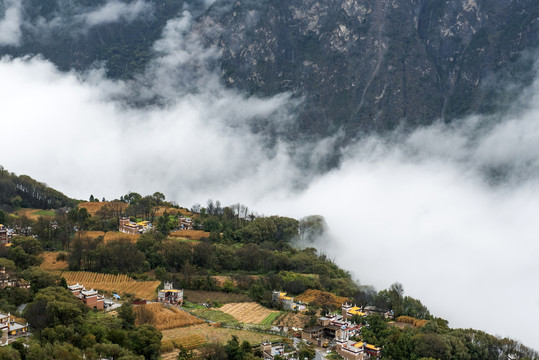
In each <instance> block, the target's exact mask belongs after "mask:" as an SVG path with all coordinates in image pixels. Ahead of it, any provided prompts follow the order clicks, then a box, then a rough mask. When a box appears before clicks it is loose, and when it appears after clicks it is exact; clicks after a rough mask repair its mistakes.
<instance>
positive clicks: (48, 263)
mask: <svg viewBox="0 0 539 360" xmlns="http://www.w3.org/2000/svg"><path fill="white" fill-rule="evenodd" d="M60 253H62V252H61V251H56V252H44V253H42V254H41V255H40V256H41V258H42V259H43V262H42V263H41V265H39V267H40V268H41V269H42V270H48V271H59V270H66V269H67V266H68V265H67V261H65V260H64V261H57V260H56V257H57V256H58V254H60Z"/></svg>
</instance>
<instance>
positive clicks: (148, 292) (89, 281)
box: [61, 271, 161, 300]
mask: <svg viewBox="0 0 539 360" xmlns="http://www.w3.org/2000/svg"><path fill="white" fill-rule="evenodd" d="M61 275H62V276H63V277H65V279H66V281H67V283H68V284H69V285H72V284H76V283H79V284H81V285H84V286H85V287H86V288H87V289H90V288H93V289H98V290H102V291H109V292H113V293H119V294H124V295H125V294H133V295H134V296H135V297H136V298H140V299H146V300H153V299H155V298H156V297H157V287H158V286H159V285H160V284H161V282H160V281H136V280H134V279H132V278H130V277H129V276H127V275H112V274H101V273H93V272H87V271H64V272H63V273H62V274H61Z"/></svg>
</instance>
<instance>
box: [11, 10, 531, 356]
mask: <svg viewBox="0 0 539 360" xmlns="http://www.w3.org/2000/svg"><path fill="white" fill-rule="evenodd" d="M190 26H191V16H190V14H189V12H185V13H184V14H183V15H182V17H180V18H178V19H174V20H171V21H170V22H169V23H168V24H167V26H166V28H165V31H164V34H163V38H162V39H161V40H160V41H159V42H158V43H156V44H155V47H154V48H155V51H156V52H157V53H158V54H159V56H158V57H157V58H156V59H155V60H154V61H153V62H152V63H151V64H150V65H149V66H148V70H147V71H146V73H145V74H143V75H141V76H140V78H138V79H136V80H135V81H132V82H121V81H110V80H107V79H105V78H104V76H103V73H102V72H100V71H94V72H91V73H88V74H84V75H81V74H76V73H67V74H66V73H61V72H59V71H58V70H57V69H55V68H54V66H52V65H51V64H50V63H48V62H47V61H44V60H42V59H39V58H27V59H9V58H4V59H2V61H0V78H1V79H2V81H1V82H0V98H1V99H2V107H0V119H1V120H0V121H1V122H2V129H3V133H4V134H6V135H5V136H4V138H3V140H2V144H3V148H4V149H8V150H6V151H3V152H2V153H0V164H2V165H3V166H4V167H5V168H7V169H8V170H10V171H14V172H17V173H19V174H21V173H26V174H29V175H31V176H33V177H35V178H37V179H38V180H40V181H44V182H46V183H48V184H49V185H51V186H53V187H56V188H58V189H60V190H62V191H64V192H66V193H67V194H69V195H71V196H76V197H79V198H87V197H88V196H89V195H90V194H93V195H96V196H98V197H102V196H105V197H107V198H113V197H119V196H120V195H122V194H125V193H127V192H128V191H130V190H132V191H137V192H139V193H142V194H148V193H153V192H154V191H162V192H164V193H165V194H166V195H167V198H169V199H173V200H176V201H178V202H179V203H180V204H181V205H184V206H190V205H191V204H193V203H194V202H204V201H205V200H206V199H207V198H213V199H220V200H221V201H222V202H223V203H236V202H243V203H245V204H247V205H249V206H250V207H251V208H255V209H256V210H258V211H260V212H265V213H267V214H273V213H278V214H282V215H290V216H295V217H298V218H299V217H302V216H305V215H309V214H321V215H324V216H325V218H326V220H327V222H328V224H329V226H330V228H331V238H330V239H328V242H326V243H321V244H319V246H320V247H321V248H322V249H324V251H325V252H326V253H328V254H330V255H331V256H332V257H333V258H334V259H335V260H336V261H337V263H339V265H341V266H342V267H344V268H346V269H351V270H353V273H354V275H355V276H356V277H357V278H358V279H360V280H361V282H362V283H364V284H373V285H375V286H376V287H377V288H383V287H387V286H389V285H390V284H391V283H393V282H395V281H400V282H401V283H403V284H404V287H405V290H406V293H407V294H408V295H411V296H414V297H417V298H420V299H421V300H422V301H423V302H424V303H425V304H426V305H427V306H428V307H429V308H430V309H431V310H432V312H433V313H434V314H436V315H439V316H442V317H444V318H446V319H448V320H449V321H450V325H452V326H463V327H475V328H480V329H484V330H487V331H489V332H492V333H494V334H499V335H503V336H510V337H514V338H517V339H519V340H521V341H524V342H525V344H528V345H531V346H535V347H536V348H539V342H538V341H537V339H536V337H534V333H535V321H534V320H535V319H537V318H538V317H539V286H538V285H537V281H536V279H535V278H536V274H537V273H538V270H539V265H538V263H537V261H536V255H535V254H537V253H538V250H539V245H537V241H536V238H537V235H538V230H537V226H536V225H535V223H536V221H535V219H536V216H537V214H538V213H539V193H538V191H537V189H538V186H537V185H539V171H538V160H539V153H537V151H536V148H535V144H538V143H539V129H538V126H539V125H538V124H539V121H538V120H539V119H538V117H539V108H538V106H537V105H536V104H539V102H538V101H536V100H537V99H536V97H535V96H536V94H539V91H537V90H538V89H539V86H538V84H535V85H534V86H533V87H532V88H531V89H530V94H531V95H530V96H529V97H530V101H529V104H527V110H525V111H522V112H520V113H519V114H518V115H513V116H507V117H506V118H505V119H503V120H501V121H494V119H489V118H482V117H474V118H469V119H465V120H463V121H461V122H459V123H458V124H457V125H454V126H446V125H443V124H435V125H433V126H430V127H427V128H422V129H419V130H417V131H415V132H413V133H411V134H409V135H402V134H401V135H398V136H397V135H395V136H394V137H392V138H390V139H381V138H378V137H371V138H369V139H364V140H362V141H361V142H360V143H358V144H355V145H353V146H351V147H349V148H348V149H347V150H346V151H345V159H344V161H343V163H342V164H341V166H339V167H338V168H336V169H335V170H333V171H331V172H329V173H327V174H324V175H308V174H306V172H305V171H304V170H301V169H300V168H299V167H298V166H297V163H298V162H299V160H298V158H302V159H306V160H305V161H307V165H308V164H312V163H316V162H317V161H318V159H320V158H323V157H324V156H325V155H327V153H328V152H329V151H330V149H331V148H333V145H334V143H335V142H336V141H338V140H339V137H338V136H337V137H335V138H333V139H328V140H326V141H325V142H321V143H315V144H307V145H305V146H302V147H299V149H295V150H292V149H291V148H290V147H289V146H288V145H287V144H285V143H277V145H275V146H273V147H266V146H262V145H261V144H265V143H266V140H267V139H266V138H264V137H263V136H262V135H256V134H252V133H251V132H250V131H249V124H250V123H251V122H252V121H269V122H271V123H275V122H278V123H280V124H282V126H283V127H285V125H286V124H287V123H288V122H289V121H290V120H291V119H293V114H294V109H295V108H296V106H297V105H298V104H297V103H296V102H294V101H292V100H291V99H290V97H289V96H288V95H287V94H284V95H279V96H275V97H272V98H267V99H261V98H256V97H247V96H245V95H244V94H242V93H240V92H238V91H235V90H231V89H227V88H225V87H224V86H222V84H221V82H220V80H219V75H218V72H217V71H218V67H217V66H216V65H217V62H218V59H219V52H218V51H217V50H215V49H211V48H210V49H208V48H204V47H203V46H202V45H201V43H200V41H199V39H198V37H197V34H196V33H193V32H192V31H190ZM133 96H136V97H137V99H139V100H145V99H146V100H147V99H159V101H160V104H161V106H147V107H144V108H137V107H132V106H129V105H126V102H125V99H126V97H127V98H132V97H133ZM494 175H496V176H497V178H496V179H493V176H494ZM502 175H503V176H502ZM298 183H299V184H303V185H305V184H307V186H306V187H303V188H302V190H297V186H296V185H297V184H298ZM329 241H331V242H329Z"/></svg>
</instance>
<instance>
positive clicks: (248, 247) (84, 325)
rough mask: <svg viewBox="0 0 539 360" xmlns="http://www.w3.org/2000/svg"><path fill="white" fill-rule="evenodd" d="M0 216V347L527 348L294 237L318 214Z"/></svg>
mask: <svg viewBox="0 0 539 360" xmlns="http://www.w3.org/2000/svg"><path fill="white" fill-rule="evenodd" d="M0 221H1V222H2V223H3V224H4V225H2V226H0V252H1V254H0V255H1V257H0V266H1V267H0V313H2V315H0V327H1V328H2V330H3V334H4V335H5V336H4V337H2V345H3V346H2V347H0V356H3V354H12V355H13V358H15V359H18V358H20V353H19V351H22V350H19V349H25V348H28V349H32V351H34V352H36V353H41V354H43V356H45V357H48V358H61V357H63V356H64V355H58V354H61V353H65V354H67V353H69V354H70V356H71V358H74V359H83V358H86V359H105V358H115V359H122V358H123V357H125V358H126V359H131V358H133V359H135V358H136V359H143V358H144V359H159V358H161V359H192V358H200V359H222V360H227V359H231V360H247V359H249V360H252V359H268V360H269V359H275V360H282V359H297V360H304V359H305V358H307V359H314V358H316V359H317V360H322V359H328V360H338V359H347V360H359V359H404V358H409V357H408V356H412V357H414V358H415V357H417V356H419V355H421V356H422V357H431V358H435V359H436V358H439V359H445V358H446V357H444V356H445V355H443V353H433V352H432V350H431V347H430V346H429V345H428V344H430V342H432V341H438V340H441V339H446V338H449V337H450V338H451V339H452V340H451V341H452V342H443V344H445V345H440V346H441V347H440V348H439V349H445V350H443V351H448V353H451V351H456V350H455V349H454V347H455V346H457V345H455V344H460V345H458V346H460V347H459V350H458V351H469V350H466V349H468V348H469V346H471V345H470V344H471V343H470V342H469V339H470V338H481V339H483V340H481V341H483V343H484V344H485V346H486V345H487V344H488V349H491V350H492V349H494V350H492V351H496V353H498V354H500V353H501V354H506V355H507V356H516V357H514V358H522V355H523V354H524V355H526V356H528V357H529V358H530V359H537V357H536V355H537V354H536V353H535V352H533V350H530V349H527V348H525V347H523V346H521V344H518V343H517V342H514V341H512V340H508V339H497V338H495V337H492V336H490V335H488V334H484V333H481V332H478V331H476V330H466V331H464V332H462V331H460V332H459V331H457V330H453V329H450V328H449V327H448V326H447V322H446V321H445V320H443V319H439V318H436V317H434V316H432V315H431V314H430V312H429V311H428V309H427V308H426V307H425V306H424V305H423V304H421V302H420V301H419V300H417V299H413V298H411V297H408V296H404V295H403V288H402V285H400V284H398V283H396V284H394V285H392V287H390V288H389V289H384V290H381V291H379V292H376V291H374V290H372V288H370V287H361V286H359V285H358V284H357V283H356V282H354V281H352V279H351V278H350V274H349V273H347V272H346V271H344V270H342V269H340V268H338V267H337V266H336V265H335V264H334V263H333V262H332V261H331V260H330V259H328V258H326V257H325V256H324V255H323V254H318V253H317V251H316V249H314V248H305V249H298V248H295V247H294V246H293V245H292V243H291V241H292V239H294V238H295V237H297V236H298V235H299V231H305V229H308V233H309V234H311V235H312V234H316V233H320V232H323V231H324V228H323V226H321V224H322V222H320V218H319V217H307V218H305V219H301V220H296V219H291V218H286V217H280V216H269V217H265V216H258V215H256V214H255V213H253V212H252V211H250V210H249V209H248V208H247V207H246V206H244V205H241V204H235V205H231V206H222V205H221V204H220V203H219V202H218V201H217V202H213V201H211V200H210V201H208V203H207V204H206V206H204V207H202V206H200V205H198V204H195V205H194V206H193V207H192V208H191V209H186V208H181V207H179V206H177V205H175V204H172V203H168V202H166V201H165V199H164V196H162V194H160V193H155V194H154V195H148V196H145V197H143V196H140V195H138V194H134V193H129V194H127V195H125V196H122V197H121V198H120V199H119V200H114V201H96V200H95V198H94V201H91V202H78V203H73V204H72V205H71V206H70V204H68V203H66V204H65V205H63V206H62V207H61V208H59V209H55V210H51V209H31V208H19V209H9V210H0ZM352 304H353V305H352ZM356 304H357V305H356ZM44 315H45V316H44ZM39 339H41V340H39ZM399 339H401V340H399ZM402 339H407V340H406V341H403V340H402ZM441 341H442V340H441ZM443 341H445V340H443ZM43 344H48V345H46V346H45V345H43ZM440 344H442V343H440ZM474 346H475V345H474ZM437 349H438V348H437ZM439 349H438V350H439ZM452 349H453V350H452ZM485 349H487V347H485ZM438 350H436V351H438ZM491 350H486V351H487V352H486V354H487V355H488V353H489V351H491ZM402 353H405V354H408V355H405V356H404V357H403V356H402V355H399V354H402ZM10 356H11V355H10ZM17 356H19V357H17ZM129 356H131V357H129ZM478 359H482V358H478ZM488 359H489V358H488V357H485V360H488Z"/></svg>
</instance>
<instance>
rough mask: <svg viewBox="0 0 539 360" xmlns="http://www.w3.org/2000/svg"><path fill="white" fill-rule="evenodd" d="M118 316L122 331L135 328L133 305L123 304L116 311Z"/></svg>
mask: <svg viewBox="0 0 539 360" xmlns="http://www.w3.org/2000/svg"><path fill="white" fill-rule="evenodd" d="M118 316H119V317H120V319H122V327H123V328H124V329H132V328H133V327H134V326H135V313H134V312H133V305H131V304H129V303H123V304H122V306H120V308H119V309H118Z"/></svg>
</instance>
